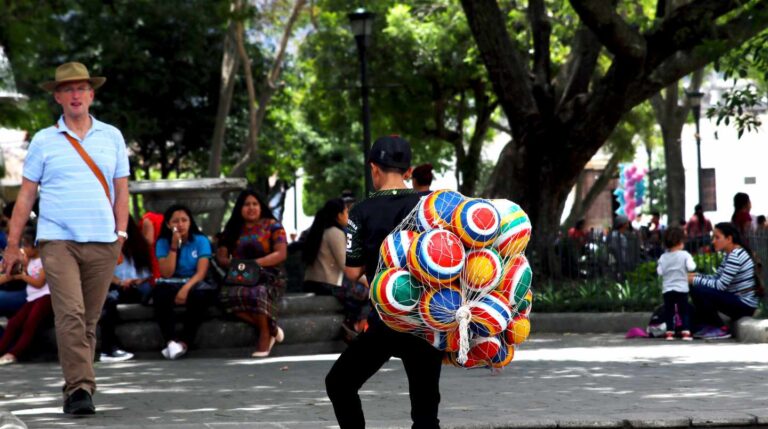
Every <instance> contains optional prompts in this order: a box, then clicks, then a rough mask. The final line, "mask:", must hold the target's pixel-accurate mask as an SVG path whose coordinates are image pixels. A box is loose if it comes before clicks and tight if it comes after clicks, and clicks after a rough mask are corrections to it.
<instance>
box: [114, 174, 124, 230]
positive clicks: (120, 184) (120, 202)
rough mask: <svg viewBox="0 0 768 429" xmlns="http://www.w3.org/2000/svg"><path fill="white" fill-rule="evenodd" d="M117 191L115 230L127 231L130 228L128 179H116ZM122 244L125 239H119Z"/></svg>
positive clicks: (115, 186) (115, 187)
mask: <svg viewBox="0 0 768 429" xmlns="http://www.w3.org/2000/svg"><path fill="white" fill-rule="evenodd" d="M113 182H114V183H113V184H114V189H115V207H114V211H115V230H116V231H125V230H126V228H128V178H127V177H120V178H117V179H114V181H113ZM117 239H118V240H119V241H120V242H121V243H122V242H123V241H125V238H124V237H117Z"/></svg>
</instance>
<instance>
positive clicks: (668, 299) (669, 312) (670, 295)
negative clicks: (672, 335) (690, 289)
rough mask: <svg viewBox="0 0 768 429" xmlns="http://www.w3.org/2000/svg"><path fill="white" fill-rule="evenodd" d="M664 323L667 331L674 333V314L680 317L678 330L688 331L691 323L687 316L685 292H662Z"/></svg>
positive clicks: (686, 296) (686, 295)
mask: <svg viewBox="0 0 768 429" xmlns="http://www.w3.org/2000/svg"><path fill="white" fill-rule="evenodd" d="M662 296H663V297H664V323H666V324H667V331H672V332H674V331H676V330H677V329H675V328H676V326H675V313H677V315H678V316H679V317H680V323H681V326H680V330H681V331H690V330H691V322H690V316H689V315H688V294H687V293H686V292H675V291H669V292H664V294H663V295H662Z"/></svg>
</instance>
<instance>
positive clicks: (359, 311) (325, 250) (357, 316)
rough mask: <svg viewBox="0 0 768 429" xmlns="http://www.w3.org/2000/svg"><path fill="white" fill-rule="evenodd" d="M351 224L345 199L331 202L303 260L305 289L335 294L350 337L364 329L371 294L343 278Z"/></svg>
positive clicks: (310, 236)
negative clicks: (361, 290) (342, 308)
mask: <svg viewBox="0 0 768 429" xmlns="http://www.w3.org/2000/svg"><path fill="white" fill-rule="evenodd" d="M348 221H349V208H348V207H347V205H346V204H345V203H344V200H343V199H341V198H334V199H332V200H328V201H327V202H326V203H325V205H324V206H323V207H322V208H321V209H320V210H319V211H318V212H317V214H316V215H315V220H314V222H312V227H311V228H310V229H309V233H308V234H307V238H306V240H305V241H304V247H303V250H302V254H301V257H302V261H303V262H304V264H305V266H306V269H305V270H304V290H305V291H307V292H313V293H315V294H316V295H334V296H335V297H336V298H337V299H338V300H339V301H341V303H342V305H344V315H345V317H344V323H343V325H342V327H343V328H344V330H345V331H346V332H347V334H348V335H349V337H350V338H351V337H353V336H355V335H356V334H357V333H358V332H360V331H361V330H362V329H363V328H364V326H365V320H366V318H367V317H368V308H367V304H368V294H367V288H364V289H365V291H364V293H362V294H360V293H357V294H356V293H355V292H356V289H359V288H360V287H359V286H358V285H357V284H355V283H354V282H351V281H345V278H344V267H345V265H346V259H347V235H346V234H345V232H344V228H346V227H347V222H348ZM350 289H351V290H350ZM361 295H362V296H361ZM361 298H362V299H361Z"/></svg>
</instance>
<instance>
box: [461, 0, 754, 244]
mask: <svg viewBox="0 0 768 429" xmlns="http://www.w3.org/2000/svg"><path fill="white" fill-rule="evenodd" d="M461 3H462V6H463V8H464V11H465V13H466V16H467V19H468V21H469V25H470V28H471V30H472V33H473V35H474V38H475V41H476V42H477V45H478V48H479V51H480V56H481V58H482V60H483V63H484V64H485V67H486V69H487V71H488V75H489V77H490V80H491V82H492V83H493V88H494V91H495V93H496V96H497V97H498V100H499V103H500V104H501V107H502V109H503V110H504V112H505V113H506V116H507V118H508V120H509V125H510V128H511V129H512V133H513V140H512V141H511V142H510V143H509V144H508V145H507V146H506V147H505V148H504V150H503V152H502V154H501V156H500V158H499V160H498V163H497V165H496V168H495V170H494V172H493V176H492V177H491V179H490V183H489V185H488V187H487V189H486V193H487V194H488V195H489V196H493V197H507V198H511V199H513V200H515V201H517V202H519V203H520V204H521V205H522V206H523V207H524V208H525V209H526V211H527V212H528V214H529V216H530V218H531V221H532V222H533V225H534V228H535V231H536V235H538V236H539V238H542V237H548V236H549V235H550V234H553V233H554V232H555V231H556V229H557V227H558V225H559V220H560V213H561V212H562V209H563V205H564V202H565V199H566V197H567V195H568V192H569V191H570V189H571V188H572V187H573V185H574V183H575V182H576V180H577V178H578V176H579V174H580V172H581V170H582V169H583V167H584V165H585V164H586V163H587V162H588V161H589V159H590V158H591V157H592V156H593V155H594V154H595V153H596V151H597V150H598V149H599V148H600V147H601V146H602V145H603V144H604V143H605V141H606V139H607V138H608V136H609V135H610V134H611V132H612V131H613V129H614V128H615V127H616V125H617V124H618V123H619V121H620V120H621V118H622V117H623V116H624V115H625V114H626V113H627V112H629V111H630V110H631V109H632V108H633V107H634V106H636V105H638V104H639V103H641V102H643V101H644V100H647V99H649V98H650V97H652V96H653V95H654V94H656V93H658V92H659V91H660V90H662V89H663V88H665V87H667V86H668V85H670V84H671V83H673V82H676V81H677V80H678V79H680V78H682V77H683V76H685V75H687V74H689V73H691V72H693V71H694V70H697V69H700V68H702V67H703V66H705V65H706V64H708V63H710V62H712V61H713V60H714V59H716V58H718V57H719V56H720V55H722V54H723V53H725V52H727V51H729V50H731V49H733V48H736V47H738V46H740V45H741V44H743V43H744V42H745V41H747V40H749V39H750V38H752V37H754V36H755V35H756V34H758V33H760V31H761V30H762V29H764V28H765V27H766V26H767V25H768V14H766V6H767V5H768V1H766V0H759V1H743V0H695V1H691V2H689V3H687V4H685V5H683V6H680V7H678V8H676V9H674V10H672V11H671V12H670V13H669V14H667V15H666V16H665V17H664V18H663V19H653V17H654V15H655V13H656V10H657V9H658V8H659V7H664V4H665V1H663V0H659V4H649V3H650V2H633V4H632V5H630V6H631V7H624V6H625V3H621V5H620V6H617V3H619V2H616V1H607V0H572V1H571V2H570V6H568V5H565V4H562V3H563V2H559V1H545V0H529V1H528V2H527V6H526V7H525V8H524V9H523V10H518V8H517V7H518V2H506V1H505V2H501V3H503V4H504V5H505V8H504V9H503V8H502V7H501V6H500V4H499V3H500V2H499V1H497V0H461ZM636 4H641V6H646V7H644V8H643V7H635V5H636ZM553 6H558V8H557V9H555V8H554V7H553ZM553 23H557V24H563V23H567V24H568V25H569V26H570V27H571V28H575V29H576V31H575V32H573V33H572V34H571V35H570V36H568V38H567V39H563V38H562V37H561V38H559V39H558V40H555V39H554V37H553V34H552V31H553ZM512 28H514V30H515V34H516V35H518V37H517V38H513V37H511V36H510V30H511V29H512ZM521 33H522V34H524V36H526V37H522V38H521V37H519V35H520V34H521ZM555 42H557V43H559V44H564V45H566V46H569V49H570V55H569V56H568V60H567V61H566V62H564V63H562V64H557V63H554V62H553V60H552V58H553V55H552V49H553V46H554V45H555ZM601 53H602V55H603V57H602V58H604V60H603V59H601ZM603 61H605V67H601V64H602V62H603Z"/></svg>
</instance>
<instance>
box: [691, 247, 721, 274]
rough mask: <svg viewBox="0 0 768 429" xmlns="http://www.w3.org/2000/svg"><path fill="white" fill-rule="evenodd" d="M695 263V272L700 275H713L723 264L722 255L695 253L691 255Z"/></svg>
mask: <svg viewBox="0 0 768 429" xmlns="http://www.w3.org/2000/svg"><path fill="white" fill-rule="evenodd" d="M693 261H694V262H696V272H697V273H701V274H714V273H715V272H717V268H718V267H719V266H720V264H721V263H722V262H723V254H722V253H719V252H712V253H697V254H695V255H693Z"/></svg>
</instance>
